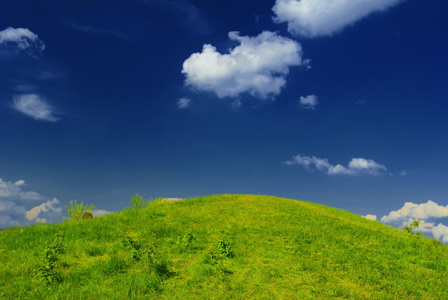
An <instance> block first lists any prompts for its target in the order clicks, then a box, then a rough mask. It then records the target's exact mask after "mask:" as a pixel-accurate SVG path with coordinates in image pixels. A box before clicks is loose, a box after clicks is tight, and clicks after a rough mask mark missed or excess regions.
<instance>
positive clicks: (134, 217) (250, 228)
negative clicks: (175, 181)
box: [0, 195, 448, 299]
mask: <svg viewBox="0 0 448 300" xmlns="http://www.w3.org/2000/svg"><path fill="white" fill-rule="evenodd" d="M59 233H63V239H62V250H61V251H60V253H59V254H58V259H57V266H56V268H55V271H56V272H57V274H58V278H59V280H56V281H53V282H52V283H50V284H46V281H45V279H44V278H43V277H42V276H41V275H39V269H41V268H42V267H43V266H44V265H45V254H46V249H47V247H48V245H51V244H52V243H53V244H54V243H55V239H56V237H57V235H58V234H59ZM130 241H132V242H130ZM223 249H224V250H223ZM0 264H1V265H2V268H1V269H0V298H1V299H104V298H108V299H132V298H133V299H151V298H156V297H157V298H160V299H249V298H251V299H329V298H335V299H446V295H448V247H447V246H446V245H444V244H441V243H439V242H438V241H436V240H431V239H428V238H425V237H421V236H418V235H411V234H408V233H406V232H404V231H400V230H397V229H394V228H391V227H389V226H385V225H383V224H381V223H379V222H375V221H370V220H367V219H364V218H362V217H360V216H357V215H353V214H350V213H348V212H345V211H341V210H337V209H334V208H330V207H326V206H323V205H318V204H313V203H307V202H303V201H297V200H289V199H282V198H275V197H267V196H253V195H218V196H208V197H201V198H192V199H187V200H183V201H176V202H170V201H162V200H159V201H151V202H150V203H149V205H148V206H147V207H146V208H144V209H126V210H124V211H121V212H119V213H115V214H110V215H106V216H103V217H100V218H93V219H88V220H83V221H79V222H65V223H62V224H54V225H35V226H30V227H26V228H12V229H7V230H2V231H0Z"/></svg>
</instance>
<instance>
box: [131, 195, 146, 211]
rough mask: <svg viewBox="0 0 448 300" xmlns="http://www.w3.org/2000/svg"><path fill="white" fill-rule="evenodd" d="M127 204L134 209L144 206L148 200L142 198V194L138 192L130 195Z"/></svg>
mask: <svg viewBox="0 0 448 300" xmlns="http://www.w3.org/2000/svg"><path fill="white" fill-rule="evenodd" d="M129 206H130V207H131V208H135V209H141V208H146V207H147V206H148V200H146V199H145V200H143V196H140V195H139V194H135V197H131V201H130V202H129Z"/></svg>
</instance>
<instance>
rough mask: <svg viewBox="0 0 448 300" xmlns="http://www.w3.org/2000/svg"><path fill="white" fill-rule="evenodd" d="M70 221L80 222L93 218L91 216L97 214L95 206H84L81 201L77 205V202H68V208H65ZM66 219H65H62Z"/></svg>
mask: <svg viewBox="0 0 448 300" xmlns="http://www.w3.org/2000/svg"><path fill="white" fill-rule="evenodd" d="M65 208H66V209H67V212H68V215H69V216H70V218H71V220H74V221H80V220H85V219H91V218H93V214H94V213H96V212H97V210H96V209H95V205H93V204H90V205H87V204H84V202H83V201H81V203H79V204H78V202H77V200H75V201H73V200H72V201H70V206H65ZM64 219H67V218H64Z"/></svg>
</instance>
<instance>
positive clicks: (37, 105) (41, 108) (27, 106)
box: [14, 94, 58, 122]
mask: <svg viewBox="0 0 448 300" xmlns="http://www.w3.org/2000/svg"><path fill="white" fill-rule="evenodd" d="M14 108H15V109H16V110H18V111H20V112H21V113H24V114H25V115H27V116H30V117H32V118H34V119H35V120H39V121H50V122H55V121H57V120H58V119H57V118H56V117H55V116H54V115H53V109H52V108H51V106H50V105H49V104H48V103H46V102H45V100H43V99H42V98H41V97H40V96H39V95H36V94H24V95H19V96H15V97H14Z"/></svg>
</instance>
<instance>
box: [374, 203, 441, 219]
mask: <svg viewBox="0 0 448 300" xmlns="http://www.w3.org/2000/svg"><path fill="white" fill-rule="evenodd" d="M443 217H448V205H447V206H441V205H438V204H437V203H435V202H433V201H432V200H428V202H426V203H422V204H415V203H412V202H406V203H405V204H404V205H403V207H402V208H400V209H399V210H396V211H391V212H390V213H389V214H388V215H387V216H383V217H382V218H381V222H384V223H391V222H396V221H405V220H407V219H409V218H413V219H419V220H420V219H421V220H424V219H429V218H443Z"/></svg>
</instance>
